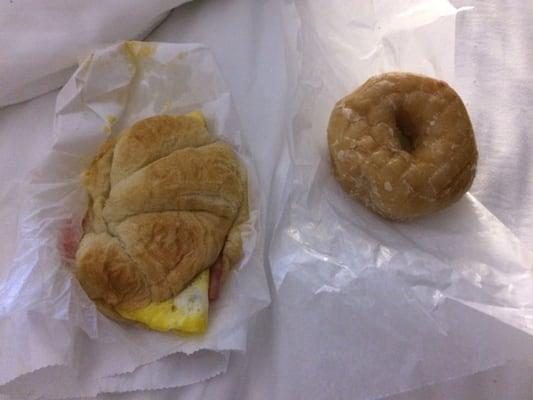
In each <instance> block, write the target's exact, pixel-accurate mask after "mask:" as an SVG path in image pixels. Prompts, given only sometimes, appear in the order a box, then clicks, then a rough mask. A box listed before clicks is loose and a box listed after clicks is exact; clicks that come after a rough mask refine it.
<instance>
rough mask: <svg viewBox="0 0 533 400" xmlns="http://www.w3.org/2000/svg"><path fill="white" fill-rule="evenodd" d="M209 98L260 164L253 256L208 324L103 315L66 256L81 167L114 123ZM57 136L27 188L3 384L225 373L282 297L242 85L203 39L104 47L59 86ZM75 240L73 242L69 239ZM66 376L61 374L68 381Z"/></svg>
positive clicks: (216, 125) (224, 133)
mask: <svg viewBox="0 0 533 400" xmlns="http://www.w3.org/2000/svg"><path fill="white" fill-rule="evenodd" d="M192 110H201V111H202V112H203V113H204V115H205V117H206V119H207V121H208V127H209V130H210V132H212V133H214V134H216V135H218V136H219V137H221V138H222V139H223V140H224V141H226V142H227V143H229V144H231V145H232V146H233V148H234V149H235V150H236V151H237V153H238V154H239V156H240V158H241V160H242V161H243V162H244V163H245V165H246V167H247V170H248V173H249V185H250V186H249V191H250V192H249V196H250V208H251V210H250V216H251V217H250V222H249V224H248V227H247V229H245V233H244V235H245V237H244V239H245V244H244V251H245V256H244V259H243V261H242V262H241V263H240V264H239V266H238V267H237V268H236V269H234V270H233V271H232V272H231V274H230V277H229V279H228V280H227V282H226V283H225V285H224V287H223V289H222V293H221V297H220V298H219V300H217V302H215V303H212V304H211V307H210V320H209V328H208V331H207V332H206V333H205V334H204V335H201V336H177V335H174V334H171V333H169V334H161V333H157V332H152V331H148V330H144V329H140V328H135V327H127V326H124V325H121V324H118V323H115V322H113V321H111V320H108V319H107V318H105V317H103V316H102V315H101V314H100V313H99V312H98V311H97V310H96V308H95V306H94V304H93V303H92V302H91V300H90V299H89V298H88V297H87V296H86V294H85V292H84V291H83V290H82V289H81V287H80V285H79V284H78V282H77V280H76V279H75V277H74V275H73V271H72V261H73V260H71V259H68V258H66V257H65V256H64V254H65V253H64V252H63V250H64V249H63V247H64V246H65V241H64V238H65V235H67V236H68V235H71V234H75V233H76V231H77V230H79V229H80V228H79V226H80V225H79V224H80V221H81V219H82V218H83V215H84V213H85V210H86V206H87V198H86V197H87V196H86V193H85V191H84V189H83V188H82V187H81V185H80V174H81V173H82V171H83V170H84V169H85V168H86V167H87V165H88V163H89V162H90V161H91V159H92V158H93V157H94V154H95V153H96V151H97V149H98V147H99V146H100V145H101V144H102V142H104V141H105V140H106V139H107V138H108V137H109V136H110V135H113V134H116V133H118V132H120V131H121V130H122V129H123V128H125V127H127V126H130V125H131V124H132V123H134V122H135V121H137V120H139V119H142V118H145V117H148V116H151V115H155V114H163V113H166V114H183V113H187V112H190V111H192ZM55 135H56V140H55V144H54V146H53V149H51V151H50V153H49V155H48V157H47V158H46V160H45V161H44V163H43V164H42V165H41V166H40V167H39V168H37V169H36V170H35V171H34V172H33V173H32V174H31V176H30V178H29V179H28V182H26V183H25V185H24V186H23V187H22V188H21V189H20V190H22V192H23V193H24V194H25V199H26V202H25V203H24V204H22V205H21V213H20V217H19V233H18V234H19V237H18V240H17V243H18V249H17V253H16V256H15V259H14V262H13V264H12V266H11V268H10V272H9V276H8V278H7V282H6V283H5V285H4V286H3V287H1V288H0V297H1V298H2V304H1V308H0V337H2V340H3V343H2V346H1V347H0V371H2V375H1V376H0V385H1V386H0V393H5V394H7V395H10V396H13V397H14V398H20V397H23V398H27V399H36V398H41V397H43V398H66V397H82V396H95V395H97V394H98V393H102V392H126V391H133V390H148V389H159V388H168V387H177V386H184V385H189V384H192V383H196V382H199V381H202V380H205V379H208V378H210V377H212V376H215V375H218V374H220V373H223V372H224V371H225V369H226V367H227V364H228V360H229V354H230V351H232V350H237V351H244V350H245V347H246V334H247V321H248V320H249V319H250V318H251V317H252V316H253V315H255V314H256V313H257V312H258V311H259V310H261V309H262V308H264V307H266V306H267V305H268V304H269V302H270V297H269V290H268V285H267V282H266V279H265V274H264V268H263V237H262V235H263V234H262V225H263V221H262V220H261V218H262V213H261V208H262V204H263V202H262V200H261V196H262V195H261V194H260V191H259V190H258V181H257V177H256V172H255V168H254V164H253V162H252V159H251V157H250V154H249V152H248V149H247V146H246V143H245V141H244V139H243V137H242V136H241V131H240V125H239V121H238V118H237V115H236V113H235V110H234V108H233V105H232V101H231V96H230V93H229V91H228V89H227V88H226V86H225V83H224V81H223V79H222V77H221V75H220V73H219V71H218V68H217V66H216V64H215V60H214V59H213V56H212V54H211V53H210V51H209V50H208V49H207V48H205V47H204V46H202V45H198V44H183V45H176V44H164V43H143V42H125V43H120V44H116V45H113V46H110V47H108V48H105V49H103V50H98V51H95V52H93V53H92V54H91V55H90V56H89V57H88V58H87V59H86V60H85V61H84V62H83V63H81V65H80V67H79V68H78V70H77V71H76V72H75V73H74V75H73V76H72V78H71V79H70V80H69V81H68V82H67V84H66V85H65V87H64V88H63V89H62V91H61V92H60V93H59V95H58V98H57V105H56V117H55ZM67 245H68V243H67ZM58 382H61V384H59V385H58Z"/></svg>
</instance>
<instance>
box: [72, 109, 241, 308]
mask: <svg viewBox="0 0 533 400" xmlns="http://www.w3.org/2000/svg"><path fill="white" fill-rule="evenodd" d="M84 178H85V179H84V185H85V187H86V188H87V191H88V193H89V207H88V210H87V214H86V217H85V221H84V236H83V238H82V240H81V242H80V245H79V248H78V251H77V254H76V272H77V277H78V279H79V281H80V283H81V285H82V287H83V288H84V289H85V291H86V292H87V294H88V295H89V297H91V299H93V300H94V301H95V302H96V304H97V305H98V306H99V308H100V309H101V310H102V311H103V312H104V313H106V314H107V315H109V316H111V317H114V318H119V316H118V314H117V313H116V312H115V311H114V310H115V308H116V307H120V308H121V309H124V310H133V309H137V308H141V307H144V306H146V305H148V304H149V303H150V302H160V301H164V300H167V299H169V298H171V297H173V296H175V295H177V294H178V293H179V292H180V291H181V290H182V289H183V288H184V287H185V285H187V283H189V282H190V281H191V280H192V279H193V278H194V277H195V276H196V275H197V274H198V273H199V272H201V271H202V270H204V269H206V268H209V267H210V266H211V265H212V264H213V263H214V262H215V260H216V259H217V258H218V257H219V255H221V257H222V262H223V265H224V272H227V271H228V270H229V268H231V267H232V266H233V265H234V264H235V263H237V262H238V261H239V259H240V258H241V256H242V241H241V228H242V224H243V223H244V222H246V220H247V219H248V199H247V184H246V173H245V171H244V169H243V167H242V166H241V163H240V162H239V160H238V159H237V157H236V155H235V153H234V152H233V150H232V149H231V148H230V147H229V146H228V145H226V144H224V143H222V142H220V141H217V139H216V138H215V137H214V136H212V135H211V134H210V133H209V132H208V131H207V128H206V127H205V125H204V124H203V123H202V122H201V121H200V119H198V118H194V117H190V116H165V115H161V116H155V117H151V118H147V119H144V120H142V121H139V122H137V123H136V124H134V125H133V126H132V127H130V128H129V129H126V130H125V131H124V132H122V133H121V134H120V135H119V136H118V137H117V138H116V139H110V140H109V141H107V142H106V143H105V144H104V145H103V146H102V147H101V149H100V151H99V152H98V154H97V155H96V157H95V159H94V160H93V162H92V164H91V165H90V167H89V169H88V170H87V171H86V173H85V176H84Z"/></svg>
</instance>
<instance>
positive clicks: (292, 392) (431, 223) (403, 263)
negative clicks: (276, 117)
mask: <svg viewBox="0 0 533 400" xmlns="http://www.w3.org/2000/svg"><path fill="white" fill-rule="evenodd" d="M327 3H328V6H327V7H326V6H325V2H323V1H310V0H308V1H305V0H295V1H292V2H289V3H288V4H287V6H286V9H285V18H286V25H287V27H288V29H287V38H288V43H289V49H290V50H291V51H289V54H292V55H293V59H292V60H291V62H290V65H294V66H295V67H294V69H293V71H291V73H292V76H291V81H292V82H294V87H293V99H294V100H293V102H292V104H293V107H292V108H291V109H290V110H289V112H288V114H289V115H288V118H287V119H288V122H289V123H288V126H289V138H288V148H289V154H288V158H287V160H286V163H287V164H284V163H283V162H281V163H280V165H283V168H284V170H288V177H287V181H286V183H285V186H284V187H285V189H284V190H283V193H282V201H281V204H284V206H283V208H282V211H281V212H280V215H279V218H278V222H277V227H276V230H275V231H274V236H273V239H272V243H271V246H270V253H269V254H270V263H271V269H272V274H273V278H274V282H275V285H276V287H277V288H278V294H277V295H278V298H279V302H280V305H279V314H278V316H277V318H278V320H281V321H285V322H287V323H288V326H285V327H284V328H283V332H286V334H285V335H284V336H283V337H281V338H280V340H279V341H278V342H277V346H278V351H291V352H293V353H295V354H298V356H295V357H288V359H287V362H285V363H282V364H281V370H279V371H278V374H279V376H282V377H287V380H285V379H284V378H281V382H279V386H277V387H278V388H280V393H279V396H278V398H295V397H294V396H297V395H298V388H299V387H305V388H306V393H324V394H323V395H318V396H317V397H315V398H328V393H335V396H336V397H339V398H355V399H374V398H379V397H380V396H384V395H388V394H391V393H397V392H401V391H405V390H408V389H412V388H415V387H420V386H423V385H427V384H431V383H434V382H439V381H445V380H449V379H452V378H455V377H458V376H464V375H468V374H472V373H475V372H477V371H480V370H484V369H488V368H491V367H494V366H496V365H502V364H503V363H505V362H506V361H507V360H509V359H512V358H518V357H531V355H532V354H533V338H532V337H531V335H533V275H532V268H531V267H532V266H533V256H532V253H531V252H530V251H529V250H528V248H527V246H525V245H524V244H523V243H521V242H520V240H518V239H517V238H516V237H515V236H514V235H513V233H512V232H511V231H510V230H508V229H507V228H506V227H505V226H504V225H503V224H502V223H501V222H500V221H499V220H498V219H496V218H495V217H494V216H493V215H492V214H491V213H490V212H488V211H487V210H486V209H485V208H484V207H483V205H482V204H480V203H479V202H478V201H476V199H475V198H474V197H473V196H471V195H466V196H465V197H464V198H463V199H462V200H461V201H460V202H458V203H457V204H455V205H453V206H452V207H450V208H448V209H447V210H444V211H442V212H439V213H437V214H435V215H432V216H429V217H427V218H422V219H419V220H416V221H413V222H409V223H403V224H400V223H392V222H388V221H385V220H383V219H381V218H379V217H377V216H376V215H374V214H372V213H370V212H369V211H367V210H366V209H365V208H364V207H362V206H360V205H359V204H357V203H356V202H354V201H353V200H351V199H350V198H349V197H348V195H347V194H346V193H344V191H343V190H342V189H341V188H340V186H339V185H338V183H337V182H336V181H335V179H334V177H333V174H332V172H331V169H330V163H329V155H328V151H327V142H326V127H327V123H328V119H329V114H330V112H331V110H332V108H333V105H334V103H335V102H336V101H337V100H338V99H339V98H341V97H343V96H344V95H346V94H348V93H349V92H351V91H352V90H354V89H355V88H356V87H357V86H359V85H360V84H362V83H363V82H364V81H365V80H366V79H367V78H369V77H370V76H372V75H375V74H378V73H381V72H385V71H391V70H400V71H412V72H419V73H424V74H427V75H431V76H435V77H437V78H440V79H444V80H447V81H449V82H450V83H451V84H452V86H453V82H454V71H453V66H454V18H455V13H456V10H455V9H454V8H453V7H452V6H451V5H450V4H449V3H448V2H447V1H440V0H434V1H418V0H413V1H409V2H395V1H387V0H379V1H363V2H357V5H355V4H354V3H353V2H350V1H345V0H334V1H328V2H327ZM479 101H482V99H479ZM475 128H476V127H474V129H475ZM475 130H476V129H475ZM476 134H477V135H483V132H482V131H478V130H476ZM280 175H281V173H280V172H279V171H278V176H280ZM313 342H316V343H320V345H319V346H318V345H316V346H310V344H311V343H313ZM302 343H303V344H302ZM309 348H313V351H306V349H309ZM289 349H290V350H289ZM289 371H291V372H289ZM325 375H327V376H329V377H330V379H328V380H325V379H321V377H322V376H325ZM289 381H290V382H291V384H290V385H289Z"/></svg>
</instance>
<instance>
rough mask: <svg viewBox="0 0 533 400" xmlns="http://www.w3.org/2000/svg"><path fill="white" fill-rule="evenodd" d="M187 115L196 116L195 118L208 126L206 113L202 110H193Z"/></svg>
mask: <svg viewBox="0 0 533 400" xmlns="http://www.w3.org/2000/svg"><path fill="white" fill-rule="evenodd" d="M185 116H186V117H191V118H194V119H196V120H198V121H200V122H201V123H202V124H204V125H206V126H207V123H206V121H205V117H204V114H203V113H202V112H201V111H198V110H195V111H191V112H190V113H187V114H185Z"/></svg>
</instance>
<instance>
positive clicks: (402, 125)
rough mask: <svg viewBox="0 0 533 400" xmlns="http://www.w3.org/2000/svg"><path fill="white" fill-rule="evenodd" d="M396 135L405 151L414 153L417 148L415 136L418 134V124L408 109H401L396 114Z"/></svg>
mask: <svg viewBox="0 0 533 400" xmlns="http://www.w3.org/2000/svg"><path fill="white" fill-rule="evenodd" d="M396 126H397V128H398V129H397V130H396V135H397V137H398V141H399V142H400V147H401V148H402V150H403V151H406V152H408V153H412V152H413V150H414V149H415V138H416V136H417V131H416V126H415V124H414V123H413V119H412V118H411V116H410V115H409V113H408V112H407V111H406V110H400V111H399V112H398V113H397V114H396Z"/></svg>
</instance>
